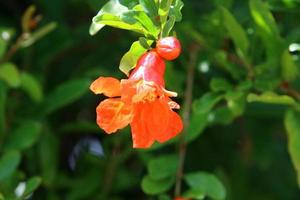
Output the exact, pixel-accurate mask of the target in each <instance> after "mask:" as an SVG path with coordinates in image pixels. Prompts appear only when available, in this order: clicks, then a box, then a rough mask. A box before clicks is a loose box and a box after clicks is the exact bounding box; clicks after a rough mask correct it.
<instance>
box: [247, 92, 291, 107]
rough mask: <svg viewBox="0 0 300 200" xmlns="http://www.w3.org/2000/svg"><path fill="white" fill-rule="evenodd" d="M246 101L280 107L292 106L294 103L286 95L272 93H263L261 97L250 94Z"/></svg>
mask: <svg viewBox="0 0 300 200" xmlns="http://www.w3.org/2000/svg"><path fill="white" fill-rule="evenodd" d="M247 101H248V102H261V103H270V104H282V105H294V104H295V103H296V102H295V100H294V99H293V98H292V97H290V96H287V95H278V94H276V93H274V92H264V93H262V94H261V95H257V94H253V93H251V94H249V95H248V96H247Z"/></svg>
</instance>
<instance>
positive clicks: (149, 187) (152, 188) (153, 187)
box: [142, 176, 175, 195]
mask: <svg viewBox="0 0 300 200" xmlns="http://www.w3.org/2000/svg"><path fill="white" fill-rule="evenodd" d="M174 182H175V179H174V177H168V178H165V179H161V180H154V179H152V178H151V177H149V176H145V177H144V178H143V180H142V189H143V191H144V192H145V193H146V194H149V195H157V194H162V193H164V192H166V191H168V190H169V189H170V188H171V187H172V185H173V184H174Z"/></svg>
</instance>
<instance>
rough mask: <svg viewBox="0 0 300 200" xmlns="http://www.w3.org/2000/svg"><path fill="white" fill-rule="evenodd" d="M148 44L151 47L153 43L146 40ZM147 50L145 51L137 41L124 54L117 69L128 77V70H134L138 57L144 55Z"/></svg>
mask: <svg viewBox="0 0 300 200" xmlns="http://www.w3.org/2000/svg"><path fill="white" fill-rule="evenodd" d="M148 42H149V43H148V44H149V45H151V44H152V42H153V41H149V40H148ZM146 51H147V49H145V48H144V47H143V46H142V45H141V44H140V42H139V41H136V42H134V43H133V44H132V45H131V47H130V49H129V51H128V52H126V53H125V55H124V56H123V57H122V59H121V61H120V65H119V69H120V70H121V71H122V72H124V73H125V74H126V75H129V72H130V70H132V69H133V68H135V65H136V63H137V61H138V59H139V58H140V56H141V55H142V54H143V53H145V52H146Z"/></svg>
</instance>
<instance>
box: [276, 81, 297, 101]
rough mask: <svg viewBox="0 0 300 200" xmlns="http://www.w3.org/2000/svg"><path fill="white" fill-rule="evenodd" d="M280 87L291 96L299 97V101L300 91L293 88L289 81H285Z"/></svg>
mask: <svg viewBox="0 0 300 200" xmlns="http://www.w3.org/2000/svg"><path fill="white" fill-rule="evenodd" d="M280 88H281V89H282V90H283V91H284V92H285V93H287V95H289V96H291V97H294V98H295V99H297V100H298V101H300V93H299V92H298V91H297V90H296V89H294V88H292V87H291V86H290V85H289V83H287V82H284V83H282V84H281V85H280Z"/></svg>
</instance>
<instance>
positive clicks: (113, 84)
mask: <svg viewBox="0 0 300 200" xmlns="http://www.w3.org/2000/svg"><path fill="white" fill-rule="evenodd" d="M90 90H92V91H93V92H94V93H95V94H104V95H105V96H108V97H116V96H121V84H120V81H119V80H118V79H115V78H112V77H99V78H98V79H96V80H95V81H94V82H93V83H92V84H91V86H90Z"/></svg>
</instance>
